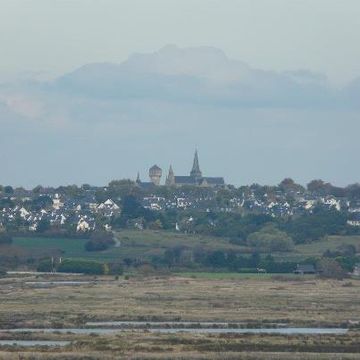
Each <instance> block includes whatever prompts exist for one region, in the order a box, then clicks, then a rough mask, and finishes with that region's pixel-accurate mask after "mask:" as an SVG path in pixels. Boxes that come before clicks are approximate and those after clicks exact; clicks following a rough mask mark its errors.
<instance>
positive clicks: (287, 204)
mask: <svg viewBox="0 0 360 360" xmlns="http://www.w3.org/2000/svg"><path fill="white" fill-rule="evenodd" d="M143 206H144V207H145V208H147V209H151V210H158V211H161V210H168V209H188V210H201V211H207V212H210V211H216V212H239V211H240V212H251V213H257V214H266V215H270V216H272V217H288V216H293V215H302V214H305V213H311V212H312V211H313V210H314V209H315V208H316V207H318V206H321V207H322V208H323V209H327V210H336V211H345V212H347V213H348V218H349V220H348V224H349V225H350V226H358V227H360V202H350V201H349V200H346V199H338V198H335V197H333V196H316V195H311V194H297V195H296V196H294V194H292V195H291V199H289V197H288V194H285V193H284V192H281V191H277V192H275V193H271V194H267V193H263V194H257V192H256V190H252V189H247V191H246V192H243V193H241V194H239V195H237V196H233V197H231V198H229V199H222V200H220V201H219V196H218V194H217V193H216V192H214V193H209V194H208V195H207V196H205V195H197V194H194V193H192V192H180V191H179V192H177V194H176V195H172V196H171V197H169V198H165V197H159V196H155V195H151V196H146V197H144V198H143Z"/></svg>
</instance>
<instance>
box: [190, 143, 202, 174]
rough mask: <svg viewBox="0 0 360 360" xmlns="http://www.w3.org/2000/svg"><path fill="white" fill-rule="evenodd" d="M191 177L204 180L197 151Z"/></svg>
mask: <svg viewBox="0 0 360 360" xmlns="http://www.w3.org/2000/svg"><path fill="white" fill-rule="evenodd" d="M190 176H191V177H193V178H194V179H201V178H202V172H201V170H200V165H199V156H198V152H197V150H196V151H195V156H194V164H193V167H192V170H191V172H190Z"/></svg>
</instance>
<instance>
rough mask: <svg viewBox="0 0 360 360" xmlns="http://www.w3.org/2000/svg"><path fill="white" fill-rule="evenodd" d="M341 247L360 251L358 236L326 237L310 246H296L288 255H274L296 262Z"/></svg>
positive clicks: (359, 238) (359, 237)
mask: <svg viewBox="0 0 360 360" xmlns="http://www.w3.org/2000/svg"><path fill="white" fill-rule="evenodd" d="M341 245H354V246H355V248H356V249H358V252H359V251H360V236H328V237H327V238H325V239H323V240H321V241H314V242H312V243H311V244H302V245H296V246H295V249H294V250H293V251H292V252H289V253H278V254H274V255H275V258H277V259H283V260H288V261H298V260H302V259H306V258H309V257H312V256H321V255H323V253H324V252H325V251H326V250H331V251H335V250H336V249H337V248H338V247H339V246H341Z"/></svg>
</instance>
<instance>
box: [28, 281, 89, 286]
mask: <svg viewBox="0 0 360 360" xmlns="http://www.w3.org/2000/svg"><path fill="white" fill-rule="evenodd" d="M93 283H94V282H93V281H61V280H59V281H27V282H26V283H25V284H26V285H39V286H46V285H86V284H93Z"/></svg>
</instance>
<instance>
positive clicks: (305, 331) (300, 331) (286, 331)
mask: <svg viewBox="0 0 360 360" xmlns="http://www.w3.org/2000/svg"><path fill="white" fill-rule="evenodd" d="M145 330H146V331H150V332H153V333H163V334H175V333H181V332H184V333H194V334H228V333H231V334H277V335H319V334H323V335H325V334H328V335H343V334H346V333H347V332H348V329H334V328H279V329H276V328H272V329H244V328H242V329H241V328H240V329H236V328H235V329H232V328H206V327H204V328H174V327H173V328H151V327H148V328H144V327H143V328H139V327H137V328H136V327H132V328H130V327H127V328H82V329H79V328H78V329H27V328H22V329H2V330H0V332H10V333H21V332H29V333H35V332H43V333H61V334H66V333H73V334H81V335H89V334H98V335H106V334H115V333H119V332H124V331H145Z"/></svg>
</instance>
